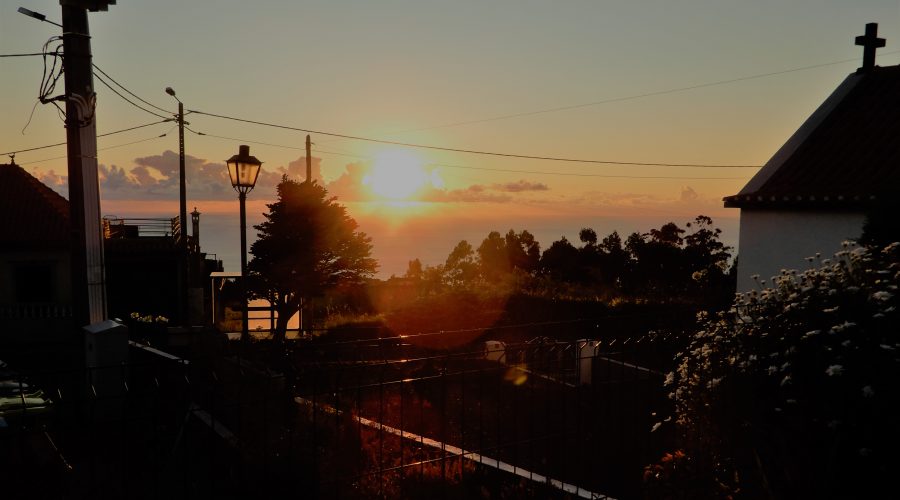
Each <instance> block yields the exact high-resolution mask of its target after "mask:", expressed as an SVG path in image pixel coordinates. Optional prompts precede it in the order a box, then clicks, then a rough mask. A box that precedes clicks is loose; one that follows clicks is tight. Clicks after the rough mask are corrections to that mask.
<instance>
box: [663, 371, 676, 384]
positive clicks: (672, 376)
mask: <svg viewBox="0 0 900 500" xmlns="http://www.w3.org/2000/svg"><path fill="white" fill-rule="evenodd" d="M674 383H675V373H674V372H669V373H667V374H666V381H665V382H663V385H664V386H670V385H672V384H674Z"/></svg>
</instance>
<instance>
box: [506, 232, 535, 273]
mask: <svg viewBox="0 0 900 500" xmlns="http://www.w3.org/2000/svg"><path fill="white" fill-rule="evenodd" d="M506 252H507V256H508V257H509V264H510V266H511V267H512V268H513V269H521V270H522V271H524V272H525V273H527V274H532V273H534V272H535V271H537V269H538V265H539V264H540V261H541V245H540V243H538V242H537V241H535V239H534V236H533V235H532V234H531V233H529V232H528V231H526V230H522V232H520V233H518V234H516V232H515V231H513V230H512V229H510V230H509V232H508V233H506Z"/></svg>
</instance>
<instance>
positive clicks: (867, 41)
mask: <svg viewBox="0 0 900 500" xmlns="http://www.w3.org/2000/svg"><path fill="white" fill-rule="evenodd" d="M856 45H862V46H863V65H862V68H859V70H858V72H859V73H865V72H868V71H872V68H874V67H875V50H876V49H878V48H880V47H884V45H885V41H884V38H878V23H868V24H866V34H865V35H860V36H858V37H856Z"/></svg>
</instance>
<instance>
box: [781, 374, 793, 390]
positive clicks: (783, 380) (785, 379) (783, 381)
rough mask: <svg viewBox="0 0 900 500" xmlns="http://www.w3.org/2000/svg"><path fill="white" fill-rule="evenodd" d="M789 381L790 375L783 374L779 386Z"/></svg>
mask: <svg viewBox="0 0 900 500" xmlns="http://www.w3.org/2000/svg"><path fill="white" fill-rule="evenodd" d="M790 383H791V376H790V375H785V376H784V378H783V379H781V386H782V387H784V386H786V385H788V384H790Z"/></svg>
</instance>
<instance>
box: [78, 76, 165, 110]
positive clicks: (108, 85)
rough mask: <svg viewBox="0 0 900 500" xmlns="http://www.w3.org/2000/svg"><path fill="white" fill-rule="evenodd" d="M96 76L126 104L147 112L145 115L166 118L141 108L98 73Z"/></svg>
mask: <svg viewBox="0 0 900 500" xmlns="http://www.w3.org/2000/svg"><path fill="white" fill-rule="evenodd" d="M94 76H95V77H96V78H97V80H99V81H100V83H102V84H103V85H105V86H106V88H108V89H109V90H112V91H113V93H115V94H116V95H117V96H119V97H121V98H122V99H123V100H124V101H125V102H127V103H128V104H131V105H132V106H134V107H136V108H137V109H139V110H141V111H143V112H145V113H149V114H151V115H153V116H156V117H159V118H166V117H165V116H164V115H161V114H159V113H157V112H155V111H150V110H149V109H147V108H145V107H143V106H141V105H140V104H138V103H136V102H134V101H132V100H131V99H129V98H127V97H125V96H124V95H122V93H121V92H119V91H118V90H116V89H115V88H113V86H112V85H110V84H108V83H106V80H104V79H103V78H101V77H100V75H98V74H97V73H94Z"/></svg>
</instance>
